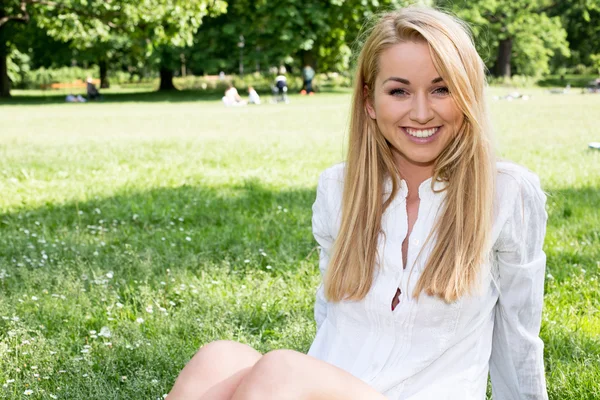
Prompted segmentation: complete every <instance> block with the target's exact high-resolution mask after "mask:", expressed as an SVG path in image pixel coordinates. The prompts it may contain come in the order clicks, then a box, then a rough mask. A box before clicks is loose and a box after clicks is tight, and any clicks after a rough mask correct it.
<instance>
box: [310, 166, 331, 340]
mask: <svg viewBox="0 0 600 400" xmlns="http://www.w3.org/2000/svg"><path fill="white" fill-rule="evenodd" d="M326 172H327V171H326ZM326 172H324V173H323V174H321V176H320V177H319V183H318V184H317V198H316V200H315V203H314V204H313V207H312V211H313V216H312V230H313V235H314V237H315V240H316V241H317V243H318V244H319V270H320V271H321V284H320V285H319V287H318V289H317V295H316V300H315V321H316V323H317V331H318V330H319V329H320V328H321V324H322V323H323V321H324V320H325V317H326V316H327V299H326V298H325V292H324V284H323V280H324V278H325V271H326V270H327V265H328V264H329V257H330V252H331V247H332V245H333V236H332V233H331V226H330V225H331V223H330V221H331V211H330V210H331V208H330V206H329V203H330V200H329V199H328V190H327V184H328V179H327V177H326Z"/></svg>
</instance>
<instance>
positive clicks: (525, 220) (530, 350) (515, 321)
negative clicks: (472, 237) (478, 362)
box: [490, 171, 548, 400]
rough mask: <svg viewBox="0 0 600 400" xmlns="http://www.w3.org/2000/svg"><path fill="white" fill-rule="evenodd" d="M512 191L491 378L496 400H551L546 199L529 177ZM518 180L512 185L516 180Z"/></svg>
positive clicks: (500, 255)
mask: <svg viewBox="0 0 600 400" xmlns="http://www.w3.org/2000/svg"><path fill="white" fill-rule="evenodd" d="M515 179H516V181H513V182H512V183H511V184H510V185H508V186H509V187H507V188H506V189H505V188H501V190H508V191H510V192H511V193H512V194H513V196H511V197H514V200H511V201H510V202H511V203H512V204H509V205H507V207H510V208H509V210H508V215H509V217H508V220H507V221H506V223H505V224H504V226H503V228H502V231H501V234H500V237H499V239H498V241H497V242H496V244H495V252H496V262H497V268H498V269H497V272H498V282H497V283H498V288H499V292H500V294H499V299H498V302H497V304H496V308H495V314H494V315H495V316H494V333H493V339H492V354H491V358H490V377H491V381H492V394H493V399H494V400H524V399H530V400H542V399H547V398H548V395H547V391H546V379H545V376H544V359H543V350H544V344H543V342H542V340H541V339H540V338H539V332H540V324H541V317H542V305H543V297H544V277H545V269H546V255H545V254H544V252H543V250H542V245H543V243H544V236H545V233H546V220H547V214H546V211H545V208H544V205H545V202H546V196H545V195H544V193H543V192H542V190H541V188H540V184H539V180H538V178H537V176H535V175H534V174H532V173H530V172H529V171H527V172H525V171H524V172H523V173H522V176H517V177H515ZM511 180H512V179H511Z"/></svg>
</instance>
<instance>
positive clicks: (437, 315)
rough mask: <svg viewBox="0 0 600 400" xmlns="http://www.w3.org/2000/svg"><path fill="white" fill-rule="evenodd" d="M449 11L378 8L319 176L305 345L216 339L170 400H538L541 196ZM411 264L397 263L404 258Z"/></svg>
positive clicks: (541, 392)
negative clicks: (495, 134)
mask: <svg viewBox="0 0 600 400" xmlns="http://www.w3.org/2000/svg"><path fill="white" fill-rule="evenodd" d="M484 85H485V74H484V64H483V62H482V60H481V58H480V57H479V55H478V54H477V51H476V50H475V46H474V45H473V42H472V40H471V37H470V36H469V33H468V29H466V27H465V26H464V25H463V23H462V22H461V21H460V20H457V19H455V18H453V17H451V16H449V15H447V14H445V13H442V12H439V11H436V10H433V9H430V8H425V7H408V8H405V9H401V10H399V11H396V12H391V13H388V14H385V15H383V16H382V17H381V18H380V20H379V21H378V22H377V24H375V25H374V27H373V28H372V30H371V32H370V33H369V36H368V38H367V40H366V42H365V44H364V46H363V48H362V50H361V53H360V56H359V58H358V68H357V73H356V79H355V87H354V93H353V104H352V110H351V112H352V118H351V123H350V134H349V141H350V143H349V148H348V156H347V161H346V163H344V164H340V165H336V166H334V167H332V168H329V169H327V170H326V171H325V172H324V173H323V174H322V175H321V177H320V179H319V184H318V187H317V198H316V201H315V203H314V206H313V220H312V223H313V233H314V236H315V239H316V240H317V242H318V243H319V245H320V263H319V267H320V270H321V272H322V275H323V284H322V285H321V286H320V287H319V288H318V289H317V296H316V303H315V319H316V323H317V335H316V337H315V339H314V341H313V343H312V346H311V348H310V350H309V353H308V355H305V354H301V353H297V352H295V351H291V350H276V351H273V352H270V353H267V354H266V355H261V354H260V353H258V352H256V351H255V350H253V349H251V348H249V347H248V346H246V345H242V344H239V343H235V342H223V341H220V342H213V343H210V344H208V345H206V346H204V347H202V348H201V349H200V351H199V352H198V353H197V354H196V356H194V358H193V359H192V360H191V361H190V362H189V364H188V365H187V366H186V367H185V368H184V369H183V371H182V372H181V375H180V376H179V378H178V380H177V382H176V383H175V386H174V388H173V390H172V392H171V394H170V395H169V399H171V400H175V399H206V400H208V399H212V400H230V399H232V400H248V399H290V400H292V399H293V400H326V399H327V400H335V399H340V400H341V399H357V400H358V399H360V400H365V399H373V400H376V399H385V398H388V399H394V400H400V399H403V400H428V399H438V400H442V399H446V400H454V399H467V400H483V399H484V398H485V394H486V386H487V378H488V373H489V374H490V375H491V381H492V388H493V395H494V399H496V400H509V399H510V400H512V399H523V398H527V399H538V400H542V399H546V398H547V394H546V384H545V377H544V366H543V358H542V355H543V354H542V353H543V343H542V342H541V340H540V339H539V337H538V334H539V329H540V322H541V310H542V300H543V287H544V270H545V255H544V252H543V251H542V244H543V241H544V235H545V226H546V213H545V210H544V203H545V196H544V194H543V192H542V191H541V189H540V187H539V182H538V179H537V177H536V176H535V175H534V174H532V173H531V172H529V171H527V170H525V169H524V168H522V167H519V166H516V165H513V164H510V163H505V162H504V163H497V162H496V160H495V157H494V151H493V149H492V147H491V144H490V143H491V140H490V129H489V127H488V123H487V112H486V107H485V101H484V95H483V91H484ZM407 267H409V268H407Z"/></svg>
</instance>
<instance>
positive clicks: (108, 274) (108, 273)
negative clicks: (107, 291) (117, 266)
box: [106, 271, 115, 279]
mask: <svg viewBox="0 0 600 400" xmlns="http://www.w3.org/2000/svg"><path fill="white" fill-rule="evenodd" d="M113 276H115V275H114V272H112V271H108V272H107V273H106V277H107V278H108V279H112V278H113Z"/></svg>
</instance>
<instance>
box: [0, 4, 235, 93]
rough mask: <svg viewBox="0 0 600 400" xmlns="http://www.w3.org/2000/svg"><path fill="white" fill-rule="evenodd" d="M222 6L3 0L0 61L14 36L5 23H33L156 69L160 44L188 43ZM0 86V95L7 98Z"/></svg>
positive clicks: (81, 45) (2, 71)
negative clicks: (139, 56)
mask: <svg viewBox="0 0 600 400" xmlns="http://www.w3.org/2000/svg"><path fill="white" fill-rule="evenodd" d="M226 8H227V3H226V2H225V1H224V0H143V1H132V0H110V1H108V0H56V1H49V0H3V2H2V3H0V38H1V39H2V40H1V42H2V43H0V58H2V56H3V55H4V57H5V56H6V55H7V53H8V51H7V50H6V49H7V48H8V45H7V43H8V42H9V41H10V40H11V39H12V36H13V35H12V34H11V33H10V32H9V31H8V30H6V29H5V27H6V25H8V24H9V23H10V22H12V21H15V22H23V23H27V22H29V21H30V20H31V19H33V20H34V21H35V23H36V24H37V26H39V27H40V28H42V29H43V30H44V31H45V32H46V33H47V34H48V35H49V36H50V37H52V38H55V39H58V40H61V41H69V42H70V43H71V45H72V46H74V47H76V48H80V49H87V50H92V49H97V52H104V51H107V49H112V48H114V47H115V44H116V43H120V44H124V47H126V48H129V49H130V50H131V51H132V52H136V51H137V52H143V54H144V55H145V56H146V58H148V59H150V60H151V61H152V62H153V64H155V65H157V66H158V65H161V60H160V57H161V56H162V55H163V54H164V53H165V51H164V48H165V46H168V47H184V46H188V45H191V44H192V42H193V38H194V34H195V33H196V31H197V30H198V27H199V26H200V25H201V24H202V19H203V18H204V17H205V16H211V15H218V14H220V13H223V12H225V11H226ZM32 17H33V18H32ZM124 42H127V43H124ZM6 70H7V68H2V62H1V60H0V76H7V73H6V72H7V71H6ZM1 82H2V81H1V80H0V89H2V90H0V96H1V95H8V88H3V85H2V83H1Z"/></svg>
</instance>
